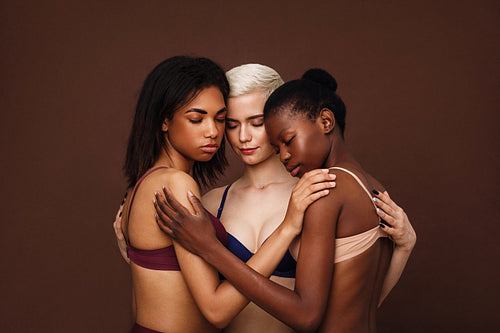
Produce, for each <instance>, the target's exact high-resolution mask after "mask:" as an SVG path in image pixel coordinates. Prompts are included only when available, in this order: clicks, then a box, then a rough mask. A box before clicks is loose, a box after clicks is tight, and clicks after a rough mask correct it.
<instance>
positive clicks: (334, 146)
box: [157, 109, 392, 332]
mask: <svg viewBox="0 0 500 333" xmlns="http://www.w3.org/2000/svg"><path fill="white" fill-rule="evenodd" d="M266 129H267V131H268V135H269V138H270V140H271V143H272V144H273V145H274V146H276V147H277V148H278V149H279V153H280V159H281V161H282V162H283V164H284V165H285V166H286V167H287V169H288V170H289V171H291V172H292V174H293V173H296V174H297V175H298V176H299V177H300V176H302V175H303V174H304V173H305V172H307V171H309V170H312V169H314V168H319V167H322V168H325V167H332V166H339V167H344V168H346V169H348V170H350V171H352V172H354V173H355V174H356V175H357V176H358V177H359V178H360V179H361V181H362V182H363V183H364V185H365V186H366V187H367V188H374V189H378V190H379V191H381V190H382V188H383V187H382V185H381V184H380V183H379V182H378V181H377V180H375V179H374V178H373V177H371V176H370V175H369V174H367V173H366V172H364V171H363V170H362V168H361V166H360V165H359V163H357V162H356V161H355V160H354V158H352V156H351V155H350V154H349V152H348V151H347V149H346V147H345V144H344V141H343V138H342V135H341V133H340V129H339V128H337V127H336V126H335V117H334V115H333V113H332V112H331V111H330V110H328V109H323V110H321V112H320V114H319V116H318V117H317V118H316V119H315V121H311V120H309V119H307V118H305V117H303V116H301V115H298V116H290V115H289V114H286V113H285V114H283V115H273V116H270V117H269V118H267V119H266ZM335 173H336V174H337V180H336V182H337V188H338V189H341V190H337V191H336V193H335V195H331V194H330V195H328V196H326V197H323V198H321V199H319V200H317V201H316V202H314V203H313V204H311V206H309V208H308V209H307V211H306V213H305V216H304V227H303V231H302V235H301V245H300V252H299V255H298V258H297V270H296V285H295V290H294V291H291V290H288V289H286V288H283V287H282V286H280V285H277V284H275V283H273V282H272V281H270V280H268V279H267V278H265V277H263V276H261V275H260V274H258V273H256V272H255V271H253V270H252V269H251V268H249V267H248V266H247V265H245V264H244V263H243V262H241V261H240V260H239V259H238V258H237V257H235V256H234V255H233V254H232V253H230V252H229V251H228V250H227V249H226V248H225V247H224V246H223V245H222V244H221V243H220V242H218V241H217V240H216V238H215V237H213V231H211V230H210V229H211V224H210V225H209V224H207V223H206V217H205V214H204V213H203V211H202V208H201V204H200V203H199V202H198V201H197V200H195V198H192V197H191V198H190V201H191V202H192V203H193V204H194V205H195V207H196V211H197V214H196V215H195V216H193V215H190V214H189V215H188V214H182V207H179V205H178V203H176V202H175V199H173V197H172V196H171V194H170V193H169V191H168V189H167V190H165V191H164V192H165V195H166V199H167V200H168V202H169V203H170V205H172V207H173V208H174V209H173V210H172V209H170V208H168V205H167V204H166V202H165V201H163V200H162V198H159V199H160V200H159V203H160V206H159V207H158V209H157V211H158V212H159V214H160V219H159V220H161V222H160V221H159V225H160V227H161V228H162V230H163V231H165V232H166V233H168V234H169V235H171V236H173V237H174V238H176V239H177V240H178V241H179V242H180V243H181V244H182V245H183V246H185V247H186V248H187V249H189V250H190V251H192V252H194V253H196V254H198V255H199V256H201V257H202V258H203V259H204V260H206V261H207V262H208V263H210V264H211V265H212V266H214V267H215V268H216V269H217V270H219V271H220V272H221V273H222V274H223V275H224V276H226V278H227V279H228V280H229V281H230V282H231V283H232V284H233V285H234V286H235V287H236V288H237V289H238V290H240V291H241V292H242V293H243V294H244V295H245V296H246V297H248V298H249V299H251V300H252V301H253V302H254V303H256V304H258V305H259V306H260V307H262V308H263V309H264V310H266V311H267V312H269V313H270V314H272V315H273V316H275V317H276V318H278V319H280V320H281V321H283V322H284V323H286V324H287V325H289V326H291V327H292V328H294V329H296V330H298V331H304V332H311V331H318V332H332V331H334V332H375V311H376V308H377V304H378V300H379V296H380V292H381V288H382V284H383V281H384V278H385V275H386V272H387V268H388V267H389V263H390V260H391V248H392V244H391V242H390V241H389V240H387V239H379V240H378V241H376V243H375V244H374V245H373V246H371V247H370V248H369V249H368V250H366V251H365V252H363V253H361V254H360V255H358V256H356V257H353V258H351V259H348V260H346V261H342V262H339V263H336V264H335V263H334V258H335V241H334V240H335V238H342V237H348V236H352V235H356V234H359V233H362V232H364V231H367V230H370V229H372V228H374V227H376V226H378V224H379V220H378V217H377V215H376V213H375V209H374V207H373V204H372V202H371V199H370V198H369V197H368V195H367V194H366V193H365V192H364V190H363V189H362V188H361V187H360V186H359V184H358V183H357V182H356V181H355V180H354V179H353V178H352V177H351V176H350V175H348V174H347V173H345V172H342V171H338V170H336V171H335ZM180 209H181V210H180ZM184 210H185V209H184ZM179 212H181V213H179Z"/></svg>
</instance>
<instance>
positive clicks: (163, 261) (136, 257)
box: [127, 167, 227, 271]
mask: <svg viewBox="0 0 500 333" xmlns="http://www.w3.org/2000/svg"><path fill="white" fill-rule="evenodd" d="M166 168H167V167H157V168H154V169H151V170H149V171H148V172H146V173H145V174H144V176H142V177H141V179H139V181H138V182H137V184H136V185H135V189H134V193H133V195H132V198H131V201H130V206H129V215H130V210H131V209H132V204H133V202H134V198H135V194H136V193H137V189H138V188H139V185H140V184H141V183H142V181H143V180H144V179H145V178H146V177H147V176H149V175H150V174H151V173H152V172H153V171H156V170H158V169H166ZM205 211H206V212H207V213H208V215H209V216H210V220H211V221H212V224H213V225H214V228H215V233H216V235H217V238H218V239H219V241H221V243H222V244H224V246H225V245H226V244H227V232H226V229H224V226H223V225H222V223H221V222H220V221H219V219H217V218H216V217H215V216H213V215H212V214H210V212H209V211H207V210H205ZM127 255H128V257H129V258H130V261H132V262H133V263H135V264H137V265H139V266H141V267H144V268H148V269H154V270H160V271H180V270H181V268H180V266H179V262H178V261H177V256H176V255H175V249H174V247H173V245H170V246H167V247H164V248H161V249H156V250H141V249H138V248H135V247H133V246H132V245H130V243H129V241H128V240H127Z"/></svg>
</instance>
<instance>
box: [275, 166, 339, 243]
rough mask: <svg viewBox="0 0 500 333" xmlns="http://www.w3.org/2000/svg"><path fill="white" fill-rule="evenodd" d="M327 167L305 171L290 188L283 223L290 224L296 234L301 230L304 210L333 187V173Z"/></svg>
mask: <svg viewBox="0 0 500 333" xmlns="http://www.w3.org/2000/svg"><path fill="white" fill-rule="evenodd" d="M329 171H330V170H328V169H316V170H312V171H309V172H306V173H305V174H304V175H303V176H302V177H301V178H300V180H299V182H298V183H297V185H295V187H294V188H293V190H292V195H291V196H290V200H289V201H288V208H287V211H286V215H285V220H284V221H283V222H284V223H286V224H288V225H290V226H291V227H292V228H293V229H294V230H295V231H296V234H297V235H298V234H300V232H301V231H302V222H303V221H304V212H305V211H306V209H307V207H309V205H310V204H312V203H313V202H314V201H316V200H318V199H319V198H321V197H324V196H326V195H328V193H330V190H329V189H330V188H334V187H335V185H336V184H335V182H334V181H333V180H334V179H335V178H336V176H335V174H331V173H329Z"/></svg>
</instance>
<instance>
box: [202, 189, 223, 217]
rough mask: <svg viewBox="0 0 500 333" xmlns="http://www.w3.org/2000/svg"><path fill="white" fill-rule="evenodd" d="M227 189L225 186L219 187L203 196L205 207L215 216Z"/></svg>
mask: <svg viewBox="0 0 500 333" xmlns="http://www.w3.org/2000/svg"><path fill="white" fill-rule="evenodd" d="M225 189H226V187H225V186H223V187H218V188H215V189H213V190H211V191H209V192H207V193H205V195H203V197H201V203H202V204H203V207H205V209H206V210H208V211H209V212H210V213H211V214H212V215H213V216H217V211H218V209H219V205H220V201H221V199H222V195H223V194H224V190H225Z"/></svg>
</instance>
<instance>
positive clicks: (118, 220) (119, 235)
mask: <svg viewBox="0 0 500 333" xmlns="http://www.w3.org/2000/svg"><path fill="white" fill-rule="evenodd" d="M126 198H127V194H126V193H125V196H124V198H123V201H122V203H121V205H120V208H119V209H118V211H117V212H116V217H115V221H114V222H113V229H114V230H115V235H116V243H117V244H118V249H120V254H121V255H122V257H123V260H125V262H126V263H127V264H130V259H129V258H128V255H127V243H126V242H125V237H124V236H123V232H122V212H123V205H124V204H125V199H126Z"/></svg>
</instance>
